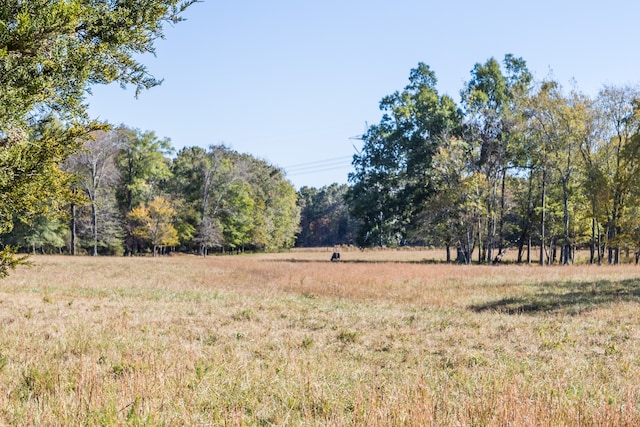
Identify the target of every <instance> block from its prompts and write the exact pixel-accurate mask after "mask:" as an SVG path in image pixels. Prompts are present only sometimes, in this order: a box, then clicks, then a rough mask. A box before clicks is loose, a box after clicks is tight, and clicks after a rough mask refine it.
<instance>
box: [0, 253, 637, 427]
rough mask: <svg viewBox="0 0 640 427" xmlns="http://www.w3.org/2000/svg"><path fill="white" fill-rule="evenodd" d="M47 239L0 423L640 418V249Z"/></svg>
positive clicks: (9, 287)
mask: <svg viewBox="0 0 640 427" xmlns="http://www.w3.org/2000/svg"><path fill="white" fill-rule="evenodd" d="M440 255H441V254H436V255H434V253H433V252H428V251H411V250H404V251H371V252H361V251H351V252H343V253H342V261H341V262H338V263H331V262H329V257H330V252H326V251H299V252H287V253H279V254H263V255H241V256H210V257H206V258H202V257H195V256H168V257H156V258H151V257H147V258H145V257H138V258H115V257H114V258H92V257H68V256H33V257H32V258H31V261H32V263H33V265H32V266H30V267H20V268H18V270H16V271H15V272H13V273H12V274H11V275H10V276H9V277H8V278H6V279H4V280H2V281H0V424H2V425H70V426H73V425H82V426H93V425H136V426H137V425H151V426H157V425H160V426H181V425H188V426H209V425H214V426H217V425H230V426H245V425H247V426H254V425H255V426H270V425H275V426H280V425H283V426H284V425H287V426H289V425H293V426H298V425H303V426H314V425H322V426H325V425H333V426H345V425H366V426H376V425H378V426H396V425H403V426H406V425H409V426H412V425H416V426H429V425H433V426H474V425H475V426H507V425H509V426H522V425H528V426H538V425H544V426H609V425H610V426H632V425H634V426H635V425H640V310H639V302H640V267H638V266H636V265H620V266H606V265H602V266H589V265H584V264H581V265H572V266H566V267H561V266H547V267H540V266H535V265H512V264H510V265H498V266H488V265H487V266H484V265H483V266H479V265H471V266H460V265H448V264H444V263H437V262H433V259H434V256H440Z"/></svg>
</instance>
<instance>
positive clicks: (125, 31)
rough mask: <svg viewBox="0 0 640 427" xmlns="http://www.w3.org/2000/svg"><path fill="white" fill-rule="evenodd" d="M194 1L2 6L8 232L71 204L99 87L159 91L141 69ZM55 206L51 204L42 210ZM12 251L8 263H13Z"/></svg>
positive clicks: (3, 186)
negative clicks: (73, 158)
mask: <svg viewBox="0 0 640 427" xmlns="http://www.w3.org/2000/svg"><path fill="white" fill-rule="evenodd" d="M193 2H194V0H186V1H182V0H131V1H126V2H113V1H107V0H97V1H85V0H6V1H4V2H3V3H2V5H1V6H0V105H2V109H0V194H1V196H0V232H8V231H10V230H11V227H12V224H13V218H14V216H17V217H18V218H19V219H20V220H21V221H25V222H28V221H30V220H33V218H35V217H37V216H38V215H51V214H52V213H56V212H57V211H59V210H61V209H62V207H63V206H64V204H65V202H66V201H68V200H70V199H71V198H72V195H71V191H70V187H71V186H70V179H69V176H68V175H67V174H66V173H65V172H64V171H62V170H61V169H60V165H61V163H62V161H63V160H64V159H65V158H66V157H67V156H69V155H70V154H72V153H73V152H76V151H77V150H78V149H79V148H80V144H81V142H80V141H81V139H82V137H83V136H85V135H88V134H89V133H90V132H91V131H94V130H97V129H100V128H102V127H103V126H102V125H101V124H99V123H97V122H95V121H91V120H90V119H89V118H88V114H87V104H86V102H85V97H86V94H87V92H89V91H90V89H91V86H92V85H94V84H106V83H111V82H118V83H120V84H121V85H133V86H134V87H135V88H136V92H139V91H140V90H142V89H144V88H148V87H151V86H154V85H156V84H158V83H159V81H158V80H156V79H155V78H154V77H153V76H151V75H150V74H149V73H148V71H147V69H146V67H145V66H144V65H143V64H142V63H140V62H138V58H139V55H140V54H145V53H153V52H154V45H153V44H154V42H155V40H156V39H157V38H158V37H162V35H163V25H165V24H166V23H174V22H177V21H179V20H180V17H179V15H180V13H181V12H182V11H183V10H184V9H185V8H186V7H188V6H189V5H190V4H192V3H193ZM44 201H47V203H43V202H44ZM9 254H10V252H6V253H5V256H6V257H9V256H10V255H9Z"/></svg>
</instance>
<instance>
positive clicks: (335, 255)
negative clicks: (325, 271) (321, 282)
mask: <svg viewBox="0 0 640 427" xmlns="http://www.w3.org/2000/svg"><path fill="white" fill-rule="evenodd" d="M336 261H340V252H334V253H333V254H332V255H331V262H336Z"/></svg>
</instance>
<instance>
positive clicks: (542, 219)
mask: <svg viewBox="0 0 640 427" xmlns="http://www.w3.org/2000/svg"><path fill="white" fill-rule="evenodd" d="M546 175H547V174H546V172H545V171H543V172H542V214H541V216H540V265H544V264H545V262H544V249H545V248H544V246H545V241H544V239H545V235H544V223H545V220H546V207H547V206H546V204H547V189H546V185H545V181H546Z"/></svg>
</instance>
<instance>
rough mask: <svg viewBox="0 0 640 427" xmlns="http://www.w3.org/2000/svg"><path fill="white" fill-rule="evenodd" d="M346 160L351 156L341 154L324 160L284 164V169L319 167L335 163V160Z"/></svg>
mask: <svg viewBox="0 0 640 427" xmlns="http://www.w3.org/2000/svg"><path fill="white" fill-rule="evenodd" d="M347 160H351V156H342V157H334V158H331V159H325V160H314V161H312V162H306V163H298V164H295V165H290V166H285V167H284V169H286V170H291V169H306V168H313V167H320V166H322V165H323V164H326V163H336V162H340V163H342V162H345V161H347Z"/></svg>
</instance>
